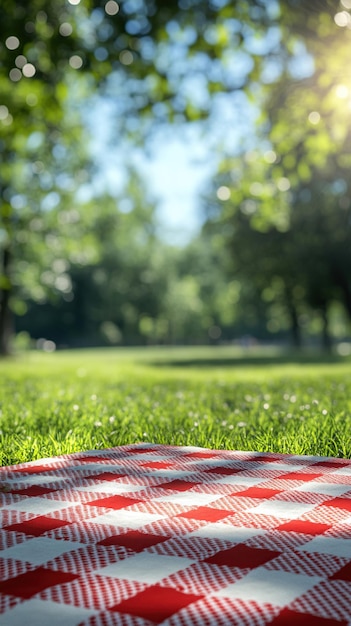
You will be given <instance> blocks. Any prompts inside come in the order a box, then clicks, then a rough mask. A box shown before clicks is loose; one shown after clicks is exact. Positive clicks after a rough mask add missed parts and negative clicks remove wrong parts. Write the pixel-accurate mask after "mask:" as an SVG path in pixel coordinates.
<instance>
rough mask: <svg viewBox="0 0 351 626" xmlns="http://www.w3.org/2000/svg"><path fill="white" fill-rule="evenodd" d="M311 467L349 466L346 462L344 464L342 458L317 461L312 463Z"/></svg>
mask: <svg viewBox="0 0 351 626" xmlns="http://www.w3.org/2000/svg"><path fill="white" fill-rule="evenodd" d="M313 467H332V468H333V467H335V468H337V469H341V468H343V467H350V466H349V465H348V464H347V463H346V464H345V463H344V462H343V461H342V460H340V461H337V460H336V461H318V463H313Z"/></svg>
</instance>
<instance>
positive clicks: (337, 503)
mask: <svg viewBox="0 0 351 626" xmlns="http://www.w3.org/2000/svg"><path fill="white" fill-rule="evenodd" d="M321 506H334V507H336V508H337V509H344V510H345V511H351V499H348V498H333V499H332V500H328V502H323V504H322V505H321Z"/></svg>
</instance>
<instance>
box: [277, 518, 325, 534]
mask: <svg viewBox="0 0 351 626" xmlns="http://www.w3.org/2000/svg"><path fill="white" fill-rule="evenodd" d="M329 528H332V524H318V523H316V522H308V521H303V520H298V519H293V520H291V521H290V522H286V523H285V524H281V525H280V526H277V528H276V530H279V531H280V530H284V531H286V532H291V533H303V534H304V535H322V534H323V533H325V532H326V531H327V530H329Z"/></svg>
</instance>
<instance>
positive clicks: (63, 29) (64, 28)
mask: <svg viewBox="0 0 351 626" xmlns="http://www.w3.org/2000/svg"><path fill="white" fill-rule="evenodd" d="M72 32H73V28H72V26H71V24H69V23H68V22H62V24H60V28H59V33H60V35H62V37H69V36H70V35H72Z"/></svg>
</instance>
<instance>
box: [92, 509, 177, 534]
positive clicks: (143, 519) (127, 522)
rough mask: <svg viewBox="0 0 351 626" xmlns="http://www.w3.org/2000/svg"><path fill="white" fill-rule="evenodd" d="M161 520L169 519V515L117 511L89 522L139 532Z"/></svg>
mask: <svg viewBox="0 0 351 626" xmlns="http://www.w3.org/2000/svg"><path fill="white" fill-rule="evenodd" d="M161 519H167V515H158V514H157V513H141V512H139V511H126V510H117V511H110V512H109V513H105V515H99V516H98V517H92V518H90V519H89V520H86V521H87V522H90V523H92V524H102V525H105V524H107V525H109V526H119V527H121V528H131V529H133V530H137V529H138V528H141V527H142V526H146V525H147V524H152V523H153V522H158V521H159V520H161Z"/></svg>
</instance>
